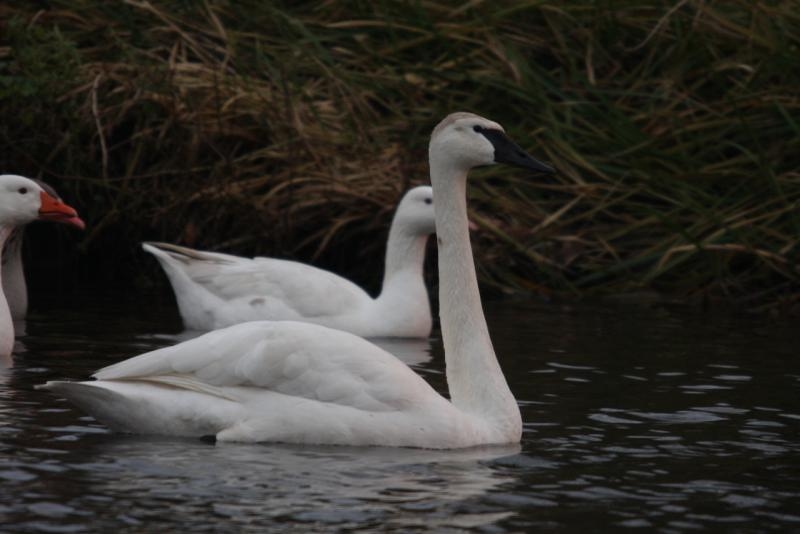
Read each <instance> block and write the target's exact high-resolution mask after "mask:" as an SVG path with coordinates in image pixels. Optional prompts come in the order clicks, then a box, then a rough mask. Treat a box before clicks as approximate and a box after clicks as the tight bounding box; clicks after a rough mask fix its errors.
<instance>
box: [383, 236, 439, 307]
mask: <svg viewBox="0 0 800 534" xmlns="http://www.w3.org/2000/svg"><path fill="white" fill-rule="evenodd" d="M427 242H428V236H427V235H420V234H418V233H415V232H413V230H412V229H410V228H408V227H407V226H405V225H403V224H398V223H397V221H392V226H391V228H390V229H389V240H388V242H387V243H386V264H385V272H384V274H383V289H382V290H381V295H383V294H385V293H386V292H387V290H389V289H391V286H392V285H395V284H397V283H398V282H400V281H401V280H402V282H401V283H402V285H406V284H408V283H409V282H410V281H415V282H417V283H420V284H423V289H424V281H423V277H422V269H423V264H424V262H425V245H426V243H427Z"/></svg>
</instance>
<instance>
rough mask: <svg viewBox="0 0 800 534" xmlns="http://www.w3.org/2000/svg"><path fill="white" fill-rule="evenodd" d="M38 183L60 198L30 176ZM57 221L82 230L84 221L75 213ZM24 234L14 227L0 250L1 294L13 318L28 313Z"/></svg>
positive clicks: (57, 197)
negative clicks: (0, 253)
mask: <svg viewBox="0 0 800 534" xmlns="http://www.w3.org/2000/svg"><path fill="white" fill-rule="evenodd" d="M31 180H32V181H34V182H36V183H37V184H39V186H40V187H41V188H42V189H44V191H45V192H46V193H47V194H48V195H50V196H51V197H53V198H55V199H57V200H59V201H60V200H61V197H59V196H58V193H56V191H55V189H53V188H52V187H50V186H49V185H48V184H46V183H44V182H42V181H40V180H35V179H33V178H31ZM58 222H63V223H66V224H70V225H72V226H76V227H78V228H80V229H81V230H83V229H84V228H85V226H86V225H85V224H84V222H83V221H82V220H81V219H80V217H78V216H77V215H76V216H74V217H68V218H64V219H62V220H59V221H58ZM24 235H25V228H24V227H22V226H20V227H17V228H15V229H14V230H13V231H12V232H11V235H9V236H8V239H7V240H6V244H5V247H3V252H2V261H1V262H0V263H2V283H3V294H4V295H5V296H6V301H7V302H8V308H9V310H10V312H11V317H12V318H13V319H14V320H19V319H24V318H25V316H26V315H27V314H28V287H27V284H26V283H25V270H24V268H23V265H22V241H23V236H24Z"/></svg>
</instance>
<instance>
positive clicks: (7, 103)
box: [0, 0, 800, 309]
mask: <svg viewBox="0 0 800 534" xmlns="http://www.w3.org/2000/svg"><path fill="white" fill-rule="evenodd" d="M799 44H800V9H798V4H797V2H794V1H782V2H781V1H763V2H751V1H736V0H733V1H726V2H713V1H700V0H681V1H678V2H642V1H576V2H555V1H546V0H542V1H522V2H519V1H517V2H504V1H500V2H468V3H462V2H458V3H456V2H366V1H363V2H362V1H314V2H261V1H255V0H249V1H233V0H230V1H220V0H209V1H207V2H190V1H177V0H171V1H161V2H147V1H143V0H142V1H140V0H127V1H125V2H105V1H99V0H71V1H69V2H67V1H59V0H53V1H39V2H32V1H25V2H20V1H18V2H5V3H3V4H2V5H0V101H1V102H2V106H0V114H2V115H1V116H0V147H1V148H2V150H0V171H2V172H11V173H16V174H24V175H28V176H32V177H38V178H42V179H44V180H46V181H48V182H50V183H51V184H52V185H53V186H55V187H56V188H57V189H58V190H59V192H60V193H61V194H62V196H63V197H64V198H65V199H66V200H67V201H68V202H70V203H71V204H73V205H74V206H76V207H77V208H78V209H79V210H80V212H81V214H82V215H83V216H84V218H85V219H86V220H87V223H88V228H87V231H86V233H85V234H84V235H82V236H81V235H79V234H77V233H73V232H71V231H67V229H60V230H58V231H60V232H62V233H63V234H64V235H63V236H60V238H59V239H54V238H53V236H52V234H53V233H54V232H56V231H57V230H53V228H51V227H48V228H46V227H45V226H44V225H39V226H38V227H36V228H33V229H32V230H33V232H32V233H33V235H32V236H31V237H32V238H33V239H29V242H32V243H33V244H32V245H31V246H30V247H29V250H28V251H27V252H28V254H29V256H30V259H31V260H33V261H32V262H31V265H30V266H31V267H32V268H33V269H34V272H33V276H34V278H35V279H36V280H37V284H40V285H41V284H44V285H46V284H48V283H49V284H56V285H59V286H60V287H73V286H80V285H81V284H85V283H100V284H112V283H113V284H120V285H130V286H131V287H132V288H141V287H145V286H147V285H149V284H152V283H154V282H155V283H159V284H163V283H164V282H163V277H162V276H161V275H160V274H159V273H158V271H157V268H156V266H155V262H154V261H152V260H151V259H150V258H147V257H145V255H144V253H142V252H141V250H140V249H139V248H138V242H139V241H141V240H145V239H158V240H165V241H170V242H176V243H181V244H186V245H189V246H194V247H199V248H206V249H213V250H224V251H230V252H234V253H238V254H246V255H253V254H261V255H276V256H281V257H289V258H296V259H301V260H304V261H313V262H315V263H316V264H318V265H322V266H325V267H329V268H333V269H335V270H337V271H339V272H341V273H344V274H346V275H348V276H350V277H351V278H353V279H355V280H356V281H358V282H360V283H364V284H367V285H368V286H369V287H371V288H373V289H374V288H377V286H378V284H379V281H380V271H381V268H380V266H381V262H380V258H381V255H382V254H383V247H384V239H385V235H386V231H387V225H388V222H389V220H390V217H391V213H392V210H393V208H394V205H395V203H396V202H397V200H398V199H399V197H400V196H401V195H402V193H403V191H404V190H405V189H407V188H408V187H409V186H411V185H416V184H418V183H424V182H425V181H426V180H427V165H426V149H427V140H428V136H429V133H430V131H431V129H432V128H433V126H434V125H435V124H436V123H437V122H438V121H439V120H440V119H441V118H442V117H444V116H445V115H446V114H447V113H449V112H451V111H456V110H469V111H474V112H477V113H480V114H483V115H485V116H487V117H489V118H492V119H494V120H496V121H498V122H500V123H502V124H503V125H504V126H505V127H506V129H507V131H508V132H509V133H510V135H511V136H512V137H514V138H515V139H516V140H517V141H519V142H520V144H521V145H522V146H524V147H525V148H527V149H529V151H530V152H531V153H533V154H534V155H536V156H537V157H539V158H540V159H544V160H547V161H550V162H552V163H553V164H554V165H555V166H556V167H557V169H558V171H559V172H558V175H557V176H555V177H553V178H551V179H548V180H543V179H540V178H534V177H531V176H527V175H526V174H525V173H524V172H519V171H518V170H510V169H499V168H492V169H487V170H481V171H479V172H477V173H476V176H475V177H474V179H473V180H472V188H471V191H470V195H471V204H470V206H471V210H472V213H471V217H472V219H473V220H474V221H475V222H476V223H477V225H478V226H479V230H478V231H476V232H474V235H473V240H474V242H475V252H476V260H477V262H478V267H479V273H480V276H481V281H482V283H483V284H484V287H485V288H486V290H487V291H488V290H496V291H501V292H505V293H519V292H521V293H526V292H534V293H537V294H544V295H575V296H579V295H586V294H592V293H610V292H613V293H616V292H624V291H632V290H641V289H655V290H658V291H661V292H664V293H668V294H671V295H682V296H685V295H699V296H702V297H704V298H705V299H706V300H708V299H720V300H724V301H726V302H734V303H737V304H739V305H741V306H743V307H745V308H748V309H753V308H756V309H758V308H761V307H764V306H766V307H768V308H770V309H778V308H785V307H788V308H791V307H792V306H793V305H794V304H795V303H796V301H797V295H798V294H800V291H799V289H800V284H798V274H797V268H796V264H797V263H798V257H797V255H798V246H797V236H798V235H800V215H798V201H800V184H799V183H798V182H800V92H798V87H800V59H798V58H800V49H799V48H798V45H799ZM48 254H49V256H48ZM48 257H50V258H57V261H51V262H48V261H47V260H46V258H48ZM48 280H50V282H48ZM53 280H55V281H57V282H53Z"/></svg>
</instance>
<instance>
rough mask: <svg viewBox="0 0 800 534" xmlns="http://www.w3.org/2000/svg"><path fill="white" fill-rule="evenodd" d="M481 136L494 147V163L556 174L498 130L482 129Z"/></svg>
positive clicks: (548, 166)
mask: <svg viewBox="0 0 800 534" xmlns="http://www.w3.org/2000/svg"><path fill="white" fill-rule="evenodd" d="M481 133H482V134H483V136H484V137H485V138H486V139H488V140H489V142H490V143H492V146H493V147H494V161H495V162H496V163H506V164H508V165H515V166H517V167H523V168H525V169H531V170H533V171H537V172H543V173H547V174H553V173H554V172H556V171H555V170H554V169H553V168H552V167H551V166H550V165H546V164H544V163H542V162H541V161H539V160H537V159H536V158H534V157H533V156H531V155H530V154H528V153H527V152H525V151H524V150H522V148H521V147H520V146H519V145H518V144H516V143H515V142H514V141H512V140H511V139H509V138H508V137H507V136H506V134H504V133H503V132H501V131H500V130H489V129H484V130H482V131H481Z"/></svg>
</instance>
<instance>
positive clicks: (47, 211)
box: [0, 174, 83, 358]
mask: <svg viewBox="0 0 800 534" xmlns="http://www.w3.org/2000/svg"><path fill="white" fill-rule="evenodd" d="M37 219H42V220H52V221H59V222H66V223H69V224H74V225H76V226H80V225H82V224H83V221H81V220H80V219H79V218H78V216H77V213H76V212H75V210H74V209H72V208H71V207H69V206H67V205H66V204H64V203H63V202H61V200H60V199H59V198H57V197H55V196H53V195H51V194H49V193H48V192H47V191H45V189H44V188H43V187H42V186H41V185H40V184H38V183H36V182H35V181H33V180H31V179H28V178H25V177H23V176H17V175H14V174H3V175H0V249H1V250H3V252H4V254H3V261H2V262H0V276H2V278H3V285H2V287H3V290H2V291H0V358H6V357H8V356H9V355H10V354H11V351H12V350H13V349H14V323H13V319H12V314H11V310H10V309H9V304H8V300H7V297H6V295H5V288H6V286H7V283H8V285H9V286H10V289H11V291H10V292H9V293H10V294H11V295H12V297H13V298H15V299H20V293H21V295H22V296H23V297H24V303H25V305H26V307H27V291H25V277H24V275H23V274H22V260H21V258H20V257H19V249H18V247H19V241H20V240H21V236H20V235H19V233H18V232H19V229H20V227H21V226H24V225H25V224H28V223H29V222H32V221H34V220H37ZM12 236H13V239H14V240H15V241H16V244H14V243H13V242H12V243H10V244H11V245H12V247H14V248H13V249H9V254H10V255H7V254H5V246H6V243H8V242H9V241H10V240H12ZM6 269H9V270H10V272H9V274H10V275H11V278H9V279H6V275H5V271H6ZM20 284H21V285H20ZM20 288H21V292H20ZM15 304H17V305H19V304H20V301H19V300H17V301H15Z"/></svg>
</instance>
